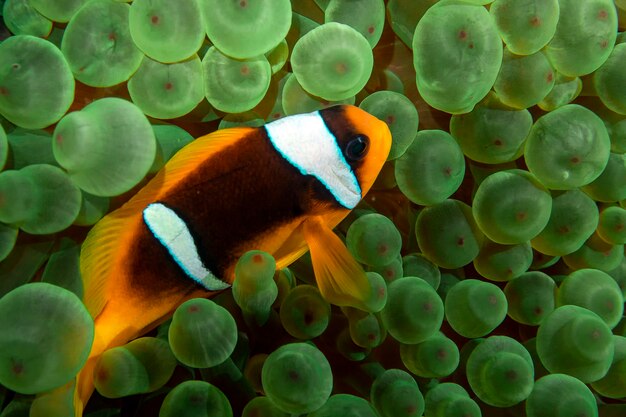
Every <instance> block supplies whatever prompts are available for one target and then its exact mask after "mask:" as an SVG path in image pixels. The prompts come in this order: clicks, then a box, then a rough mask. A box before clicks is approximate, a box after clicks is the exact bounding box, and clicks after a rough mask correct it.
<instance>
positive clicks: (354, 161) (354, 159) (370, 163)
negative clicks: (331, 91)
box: [320, 105, 391, 198]
mask: <svg viewBox="0 0 626 417" xmlns="http://www.w3.org/2000/svg"><path fill="white" fill-rule="evenodd" d="M320 114H321V115H322V117H324V119H325V120H326V124H327V125H329V128H330V130H331V131H332V133H333V134H334V136H335V139H336V141H337V145H338V147H339V149H340V151H341V152H342V154H343V157H344V159H345V161H346V162H347V164H348V165H349V167H350V169H351V172H352V174H353V175H354V177H355V178H356V180H357V182H358V184H359V186H360V194H361V195H360V197H361V198H362V197H363V196H365V194H366V193H367V192H368V191H369V189H370V188H371V187H372V184H374V181H375V180H376V177H377V176H378V174H379V172H380V171H381V169H382V167H383V165H384V164H385V162H386V160H387V156H388V155H389V151H390V149H391V132H390V130H389V127H388V126H387V124H386V123H385V122H383V121H382V120H380V119H378V118H376V117H375V116H372V115H371V114H369V113H368V112H366V111H365V110H362V109H360V108H359V107H356V106H351V105H339V106H333V107H329V108H327V109H324V110H320ZM333 116H334V117H333Z"/></svg>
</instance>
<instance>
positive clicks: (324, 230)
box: [302, 217, 371, 309]
mask: <svg viewBox="0 0 626 417" xmlns="http://www.w3.org/2000/svg"><path fill="white" fill-rule="evenodd" d="M302 232H303V234H304V238H305V239H306V242H307V245H308V246H309V250H310V251H311V262H312V263H313V271H314V272H315V279H316V280H317V285H318V287H319V289H320V292H321V293H322V295H323V296H324V298H326V300H328V301H329V302H330V303H332V304H335V305H339V306H352V307H357V308H361V309H366V302H367V301H368V300H369V298H370V293H371V287H370V284H369V281H368V279H367V276H366V275H365V272H364V271H363V268H362V267H361V265H360V264H359V263H358V262H357V261H356V260H355V259H354V257H352V254H350V252H349V251H348V248H346V246H345V245H344V244H343V242H342V241H341V239H339V236H337V235H336V234H335V233H334V232H333V231H332V230H331V229H330V228H329V227H328V226H327V225H326V224H325V223H324V221H323V220H322V219H321V218H320V217H311V218H309V219H307V220H305V221H304V223H303V228H302Z"/></svg>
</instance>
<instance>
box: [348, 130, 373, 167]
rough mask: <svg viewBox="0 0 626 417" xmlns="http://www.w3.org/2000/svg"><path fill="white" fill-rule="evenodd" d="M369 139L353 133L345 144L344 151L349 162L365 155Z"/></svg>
mask: <svg viewBox="0 0 626 417" xmlns="http://www.w3.org/2000/svg"><path fill="white" fill-rule="evenodd" d="M369 143H370V140H369V138H368V137H367V136H365V135H355V136H353V137H352V139H350V141H349V142H348V144H347V145H346V148H345V151H344V153H345V154H346V158H347V159H348V161H350V162H355V161H359V160H361V159H363V158H364V157H365V155H367V150H368V148H369Z"/></svg>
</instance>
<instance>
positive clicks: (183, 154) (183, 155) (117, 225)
mask: <svg viewBox="0 0 626 417" xmlns="http://www.w3.org/2000/svg"><path fill="white" fill-rule="evenodd" d="M253 130H254V129H253V128H249V127H242V128H231V129H223V130H218V131H215V132H213V133H210V134H208V135H205V136H202V137H200V138H198V139H196V140H194V141H193V142H191V143H189V144H188V145H187V146H185V147H184V148H183V149H181V150H180V151H179V152H178V153H176V155H174V157H172V159H170V160H169V161H168V162H167V164H166V165H165V166H164V167H163V168H162V169H161V170H160V171H159V172H158V173H157V175H156V176H155V177H154V178H152V180H150V182H148V184H147V185H146V186H145V187H144V188H142V189H141V190H140V191H139V192H138V193H137V194H136V195H135V196H134V197H133V198H131V199H130V200H129V201H128V202H127V203H126V204H124V205H123V206H122V207H120V208H119V209H118V210H115V211H114V212H112V213H110V214H108V215H107V216H105V217H104V218H103V219H101V220H100V221H99V222H98V223H97V224H96V225H95V226H94V227H93V228H92V229H91V230H90V232H89V234H88V235H87V238H86V239H85V242H84V243H83V246H82V249H81V259H80V264H81V275H82V279H83V287H84V302H85V305H86V306H87V309H88V310H89V312H90V313H91V315H92V317H94V318H95V317H96V316H97V315H98V314H99V313H100V311H102V308H103V307H104V306H105V305H106V303H107V299H108V298H107V297H108V291H107V285H108V283H109V277H110V276H111V274H112V273H113V272H114V271H115V267H116V266H115V265H116V263H115V261H116V260H118V259H119V258H120V251H123V250H124V249H125V248H124V245H121V244H120V243H121V242H125V241H126V240H127V239H128V238H129V236H130V235H129V233H131V234H132V228H129V226H130V225H131V224H133V222H136V221H141V213H142V211H143V210H144V209H145V207H146V206H147V205H148V204H150V203H152V202H154V201H155V200H157V199H158V198H159V197H160V196H162V195H163V194H164V193H166V192H167V191H168V190H169V189H171V188H172V187H174V186H175V185H176V184H178V183H179V182H180V181H181V180H183V179H184V178H185V177H186V176H187V175H189V174H190V173H191V172H193V171H194V170H195V169H196V168H197V167H198V166H199V165H200V164H202V163H203V162H204V161H206V160H207V159H208V158H210V157H211V156H213V155H215V154H216V153H217V152H219V151H221V150H223V149H224V148H226V147H228V146H231V145H234V144H235V143H236V142H237V141H238V140H240V139H242V138H244V137H245V136H246V135H247V134H248V133H250V132H251V131H253Z"/></svg>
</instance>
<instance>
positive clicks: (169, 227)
mask: <svg viewBox="0 0 626 417" xmlns="http://www.w3.org/2000/svg"><path fill="white" fill-rule="evenodd" d="M143 219H144V221H145V222H146V225H147V226H148V228H149V229H150V231H151V232H152V234H153V235H154V237H155V238H157V240H158V241H159V242H160V243H161V244H162V245H163V246H164V247H165V249H167V251H168V252H169V253H170V255H172V258H173V259H174V261H176V263H177V264H178V266H180V267H181V269H182V270H183V271H185V273H186V274H187V275H188V276H189V277H190V278H191V279H193V280H194V281H196V282H197V283H198V284H200V285H202V286H203V287H204V288H206V289H207V290H210V291H218V290H223V289H225V288H228V287H230V285H229V284H227V283H226V282H224V281H222V280H220V279H218V278H217V277H216V276H215V275H214V274H213V273H212V272H211V271H209V270H208V269H207V268H206V267H205V266H204V264H203V263H202V260H201V259H200V255H199V254H198V249H197V248H196V244H195V242H194V241H193V237H192V236H191V233H190V232H189V229H188V228H187V225H186V224H185V222H184V221H183V219H181V218H180V217H178V215H177V214H176V213H175V212H174V211H173V210H172V209H170V208H168V207H166V206H164V205H163V204H161V203H153V204H150V205H149V206H148V207H146V208H145V209H144V211H143Z"/></svg>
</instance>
